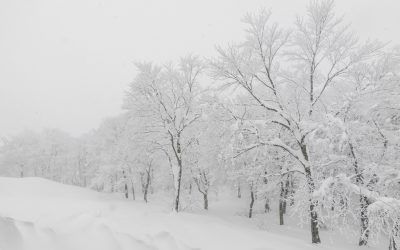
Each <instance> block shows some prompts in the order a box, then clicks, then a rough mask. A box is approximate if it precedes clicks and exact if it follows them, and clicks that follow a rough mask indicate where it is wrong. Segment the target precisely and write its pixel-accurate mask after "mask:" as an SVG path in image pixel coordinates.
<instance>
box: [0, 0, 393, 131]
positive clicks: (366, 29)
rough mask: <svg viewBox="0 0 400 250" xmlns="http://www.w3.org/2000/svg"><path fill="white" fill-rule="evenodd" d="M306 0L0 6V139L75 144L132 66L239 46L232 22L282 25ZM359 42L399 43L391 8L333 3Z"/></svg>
mask: <svg viewBox="0 0 400 250" xmlns="http://www.w3.org/2000/svg"><path fill="white" fill-rule="evenodd" d="M307 3H308V0H262V1H261V0H197V1H194V0H171V1H167V0H148V1H145V0H113V1H112V0H0V136H6V135H12V134H15V133H18V132H20V131H21V130H23V129H34V130H38V129H41V128H61V129H63V130H65V131H67V132H69V133H71V134H73V135H80V134H82V133H84V132H86V131H89V130H90V129H92V128H95V127H97V126H98V125H99V123H100V122H101V120H102V119H103V118H105V117H106V116H112V115H116V114H118V113H119V112H120V111H121V105H122V100H123V96H124V91H125V90H126V89H127V86H128V84H129V82H131V81H132V79H133V78H134V67H133V64H132V62H134V61H143V60H146V61H149V60H153V61H158V62H165V61H168V60H175V59H177V58H178V57H179V56H181V55H185V54H187V53H189V52H193V53H195V54H200V55H202V56H212V55H213V54H214V45H215V44H225V43H227V42H230V41H238V40H241V39H242V37H241V34H242V25H241V23H240V19H241V17H242V16H243V14H245V13H246V12H248V11H254V10H258V9H260V8H262V7H266V8H271V9H272V11H273V14H274V15H273V16H274V18H275V19H276V20H279V21H281V22H284V23H287V24H288V23H290V22H292V21H293V20H294V17H295V14H296V13H298V14H301V13H304V9H305V6H306V4H307ZM336 5H337V9H338V11H339V12H340V13H343V14H345V17H346V20H347V21H350V22H352V23H353V28H354V29H355V30H356V31H357V32H358V34H359V35H360V36H361V37H365V38H368V37H370V38H379V39H381V40H383V41H392V42H393V43H400V32H399V28H398V25H399V24H400V14H399V13H400V1H399V0H337V1H336Z"/></svg>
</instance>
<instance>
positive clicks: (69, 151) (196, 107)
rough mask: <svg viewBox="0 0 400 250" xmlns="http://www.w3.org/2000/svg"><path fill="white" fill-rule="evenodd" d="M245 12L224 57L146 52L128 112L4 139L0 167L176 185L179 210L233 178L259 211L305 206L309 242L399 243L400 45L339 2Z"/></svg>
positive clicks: (5, 171)
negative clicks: (379, 36)
mask: <svg viewBox="0 0 400 250" xmlns="http://www.w3.org/2000/svg"><path fill="white" fill-rule="evenodd" d="M243 22H244V24H245V25H246V28H245V30H244V31H245V35H244V37H239V38H238V40H237V41H234V42H232V43H231V44H229V45H220V46H217V47H216V56H215V57H214V58H201V57H200V56H195V55H187V56H185V57H182V58H181V59H180V60H179V61H178V62H171V63H167V64H157V63H153V62H148V63H136V69H137V75H136V77H135V78H134V79H133V82H132V83H130V84H129V86H128V91H127V94H126V98H125V100H124V107H123V109H124V110H123V112H121V114H120V115H118V116H116V117H111V118H107V119H106V120H104V122H103V123H102V124H101V125H100V126H99V127H98V128H97V129H95V130H94V131H92V132H90V133H88V134H86V135H84V136H82V137H80V138H73V137H71V136H69V135H68V134H66V133H64V132H62V131H59V130H45V131H42V132H40V133H37V132H29V131H28V132H23V133H21V134H19V135H17V136H13V137H10V138H6V139H4V140H3V144H2V146H1V148H0V160H1V169H0V171H1V174H2V175H7V176H15V177H27V176H38V177H44V178H48V179H51V180H54V181H58V182H62V183H68V184H73V185H78V186H83V187H88V188H92V189H95V190H98V191H101V192H120V193H123V194H124V196H125V197H126V198H127V199H137V198H138V197H139V194H140V196H142V197H143V200H144V201H146V202H152V199H153V195H155V194H157V193H158V194H165V195H166V197H168V198H171V208H172V209H173V210H174V211H175V212H179V211H182V210H184V209H185V208H188V207H190V206H191V205H192V204H191V202H193V201H192V199H191V197H194V196H199V197H200V198H201V207H202V208H203V209H205V210H207V209H212V207H213V203H212V200H211V199H210V194H211V193H214V194H218V193H220V192H222V191H223V190H226V189H229V190H230V191H231V192H232V193H233V194H235V196H237V199H241V198H242V197H248V198H249V199H248V200H247V199H243V202H248V205H247V208H248V211H247V212H246V216H248V217H249V218H252V217H254V214H255V213H270V212H272V211H277V213H276V214H277V217H278V219H279V223H280V225H284V224H285V223H286V221H285V216H286V215H287V214H288V213H289V211H290V213H291V214H294V215H296V216H298V217H299V218H301V221H302V223H303V224H304V225H307V226H309V230H310V241H311V242H312V243H315V244H318V243H321V241H322V242H323V241H324V239H323V238H322V237H321V235H320V231H321V230H322V229H323V228H328V229H330V230H334V231H335V230H340V229H341V230H343V231H346V232H347V231H352V232H356V234H357V239H355V240H354V241H355V242H356V243H357V244H359V245H360V246H362V245H368V244H370V242H371V241H376V240H377V239H378V238H379V237H381V236H382V235H384V237H386V238H387V239H388V243H387V245H388V246H389V249H391V250H395V249H399V244H400V78H399V72H400V51H399V49H398V48H396V47H392V46H390V45H388V44H385V43H382V42H378V41H361V40H360V39H358V38H357V35H356V34H355V33H354V31H353V30H352V29H351V26H350V25H348V24H347V23H346V21H345V19H343V17H342V16H341V15H340V13H339V14H337V13H335V8H334V2H332V1H312V2H310V4H309V5H308V7H307V10H306V13H305V14H304V15H303V16H299V17H297V18H296V21H295V23H294V24H293V25H292V26H290V27H284V26H281V25H279V24H278V23H275V22H274V21H273V15H272V13H271V12H270V11H267V10H262V11H259V12H256V13H250V14H247V15H245V16H244V18H243ZM156 197H159V196H156V195H155V196H154V198H156ZM260 208H261V209H260ZM265 223H268V222H265Z"/></svg>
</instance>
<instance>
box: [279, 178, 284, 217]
mask: <svg viewBox="0 0 400 250" xmlns="http://www.w3.org/2000/svg"><path fill="white" fill-rule="evenodd" d="M284 194H285V189H284V186H283V181H281V192H280V197H279V225H283V224H284V221H283V215H284V214H285V204H284V203H285V197H284Z"/></svg>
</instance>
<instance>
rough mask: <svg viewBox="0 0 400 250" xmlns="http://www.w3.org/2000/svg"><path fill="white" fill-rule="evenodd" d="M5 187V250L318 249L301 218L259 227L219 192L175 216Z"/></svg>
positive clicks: (346, 246)
mask: <svg viewBox="0 0 400 250" xmlns="http://www.w3.org/2000/svg"><path fill="white" fill-rule="evenodd" d="M0 189H1V191H0V203H1V204H2V205H1V208H0V216H1V219H0V249H2V250H3V249H4V250H55V249H57V250H58V249H59V250H64V249H65V250H132V249H135V250H194V249H199V250H200V249H204V250H221V249H229V250H243V249H247V250H291V249H296V250H311V249H317V247H316V246H313V245H312V244H311V243H310V242H309V239H308V238H309V235H308V234H307V233H308V232H306V230H304V229H302V228H300V227H299V226H297V225H296V219H295V218H292V219H291V222H290V226H284V228H279V225H278V224H279V223H278V220H277V219H275V220H274V219H271V220H270V221H269V222H268V224H265V225H262V226H261V225H260V224H259V223H258V222H257V219H253V220H248V219H247V218H246V217H245V216H243V212H244V209H245V208H244V205H245V204H246V203H245V202H244V201H243V200H244V199H246V198H243V199H242V200H240V199H238V198H237V197H235V196H234V195H233V194H227V193H223V194H221V195H220V197H218V200H215V204H214V206H213V208H212V209H210V210H209V211H206V212H204V211H201V210H200V211H199V210H197V211H196V210H195V211H187V212H186V211H184V212H181V213H178V214H177V213H174V212H172V211H171V209H170V206H169V205H168V203H169V202H168V201H166V200H164V201H163V202H156V203H150V204H146V203H144V202H143V201H142V200H137V201H132V200H126V199H125V198H123V194H102V193H98V192H95V191H91V190H87V189H83V188H79V187H74V186H69V185H64V184H59V183H55V182H52V181H48V180H45V179H41V178H24V179H20V178H0ZM214 198H215V197H214ZM214 198H213V200H214ZM215 199H216V198H215ZM276 212H277V211H276V209H274V210H273V211H271V214H273V216H274V217H276V218H278V216H277V214H276ZM321 237H322V238H323V240H324V244H323V245H321V246H319V248H318V249H326V250H342V249H343V250H350V249H351V250H353V249H360V248H359V247H358V246H357V244H355V242H354V239H356V238H354V237H351V236H350V237H349V236H348V235H347V236H346V235H345V234H335V233H332V232H328V231H327V232H322V234H321ZM381 247H382V246H379V245H378V246H373V247H368V248H367V249H371V250H372V249H373V250H375V249H376V250H378V249H383V248H381Z"/></svg>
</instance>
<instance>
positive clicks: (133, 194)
mask: <svg viewBox="0 0 400 250" xmlns="http://www.w3.org/2000/svg"><path fill="white" fill-rule="evenodd" d="M131 189H132V199H133V200H135V186H134V185H133V181H132V179H131Z"/></svg>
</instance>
